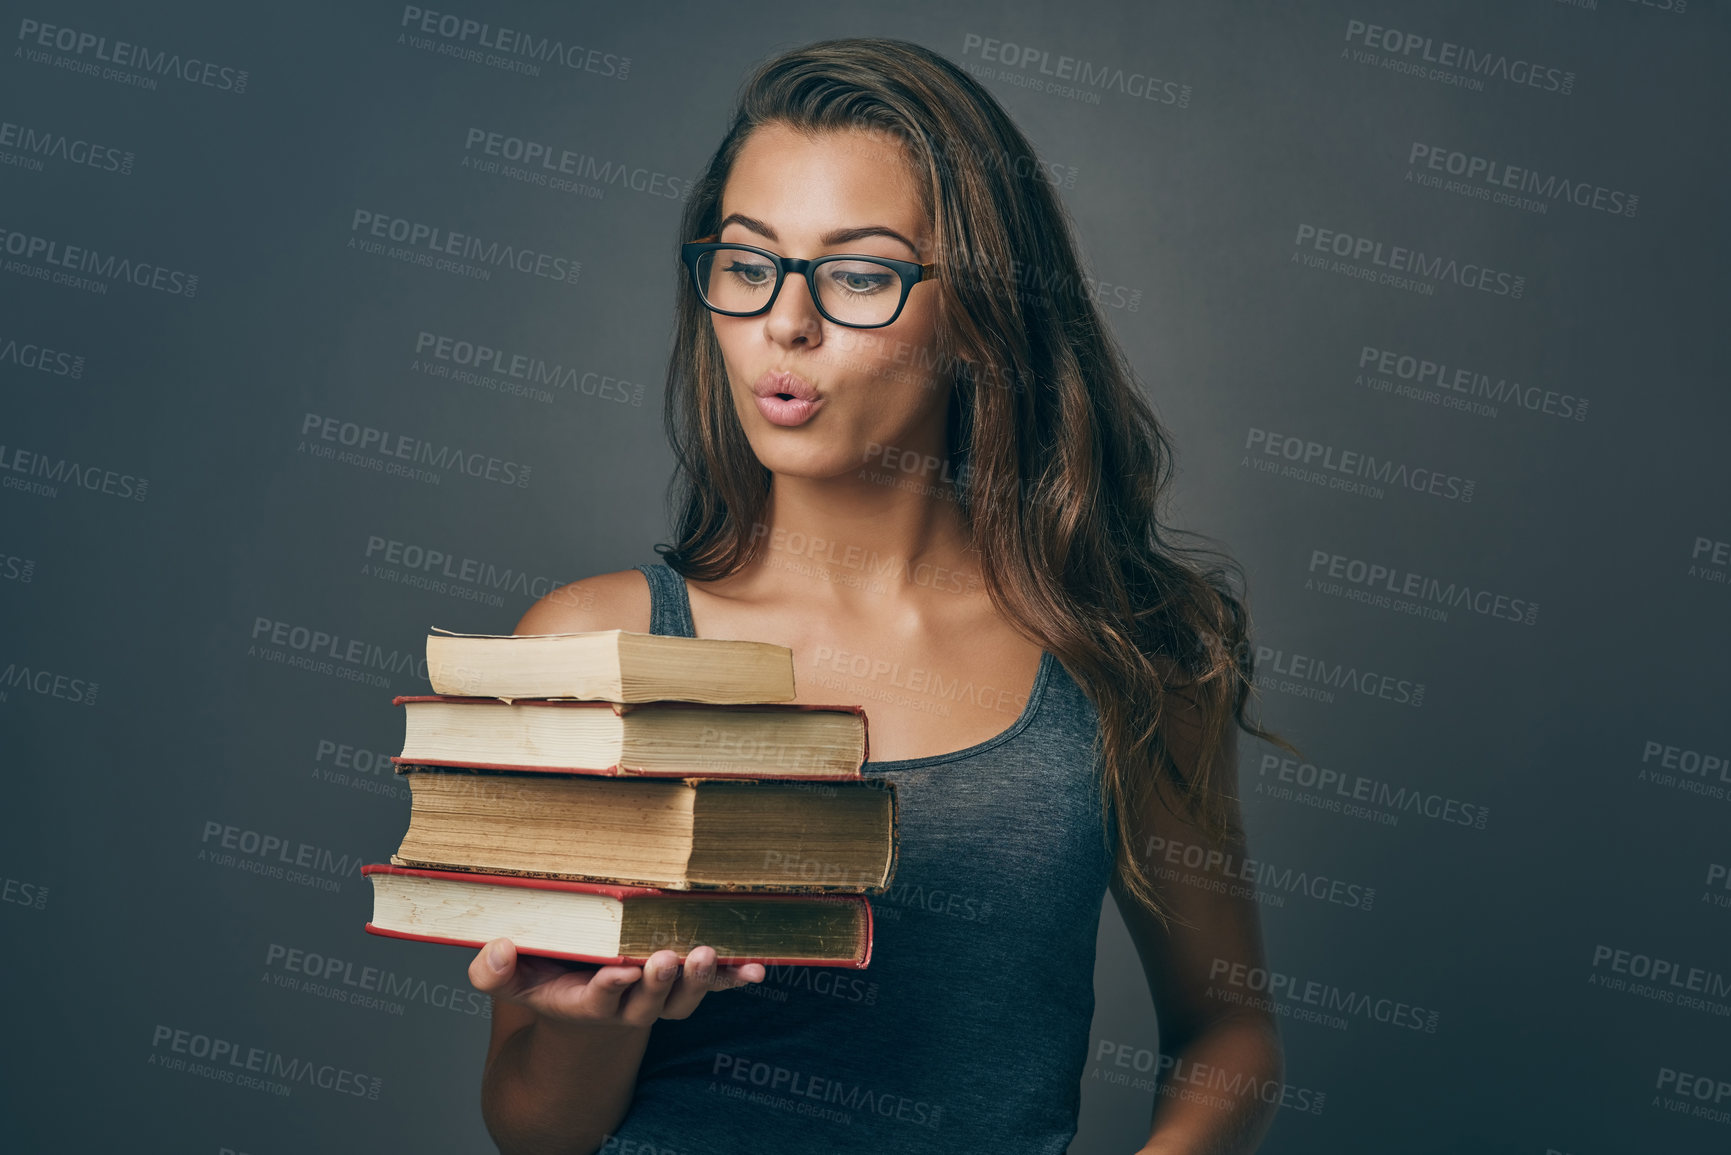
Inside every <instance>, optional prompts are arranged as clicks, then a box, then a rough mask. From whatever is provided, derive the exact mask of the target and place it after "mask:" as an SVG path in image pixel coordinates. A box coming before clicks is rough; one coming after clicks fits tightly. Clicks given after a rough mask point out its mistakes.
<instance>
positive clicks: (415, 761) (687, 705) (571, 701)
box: [391, 694, 871, 782]
mask: <svg viewBox="0 0 1731 1155" xmlns="http://www.w3.org/2000/svg"><path fill="white" fill-rule="evenodd" d="M505 701H506V700H505V699H504V698H486V697H468V696H463V695H457V694H399V695H397V696H396V697H394V698H392V699H391V705H393V706H401V705H403V704H404V703H406V702H457V703H464V702H477V703H487V704H489V705H499V704H500V703H503V702H505ZM510 704H511V705H515V706H566V707H571V706H576V707H586V708H589V709H603V710H612V711H613V712H614V713H615V714H621V715H623V714H625V713H626V712H628V711H631V710H637V709H641V708H642V707H644V706H654V707H655V708H656V709H666V708H672V709H688V710H716V709H723V710H727V711H728V712H730V713H732V712H735V711H739V710H759V711H766V710H767V711H782V710H840V711H843V712H845V713H849V714H858V715H860V716H861V717H862V718H863V717H865V707H864V706H860V705H833V706H832V705H822V704H816V703H812V702H760V703H753V704H749V705H740V706H716V705H714V704H712V703H709V702H678V701H666V702H590V701H583V700H580V699H576V698H513V699H511V700H510ZM860 749H861V758H862V764H863V762H864V761H865V760H869V759H870V758H871V728H870V726H869V725H868V726H866V727H865V728H864V730H863V731H862V733H861V735H860ZM391 761H392V762H393V763H395V764H396V766H397V773H399V774H401V773H403V770H402V767H404V766H457V767H465V768H468V769H471V770H532V771H537V772H540V773H543V774H595V775H600V776H604V777H614V778H622V777H629V778H773V779H784V780H786V781H789V782H854V781H858V780H859V779H860V778H862V777H864V775H863V774H861V773H860V771H859V768H858V767H855V768H854V769H853V771H852V772H851V773H839V774H775V773H773V772H772V771H766V770H717V771H713V772H707V773H703V774H693V773H691V772H689V771H685V770H627V769H624V768H623V767H621V766H619V765H618V764H617V763H615V764H614V765H612V766H605V767H588V766H524V765H520V764H518V763H514V762H458V761H453V760H451V759H446V758H405V757H403V756H402V755H401V754H392V755H391Z"/></svg>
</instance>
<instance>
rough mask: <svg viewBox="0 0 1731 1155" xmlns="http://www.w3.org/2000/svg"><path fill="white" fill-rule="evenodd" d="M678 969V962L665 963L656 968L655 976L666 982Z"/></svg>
mask: <svg viewBox="0 0 1731 1155" xmlns="http://www.w3.org/2000/svg"><path fill="white" fill-rule="evenodd" d="M678 969H679V964H678V963H663V964H662V965H661V966H659V967H656V968H655V977H656V978H658V979H660V980H661V981H662V982H666V981H667V980H668V979H670V978H672V977H673V972H674V971H676V970H678Z"/></svg>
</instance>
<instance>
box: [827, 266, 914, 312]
mask: <svg viewBox="0 0 1731 1155" xmlns="http://www.w3.org/2000/svg"><path fill="white" fill-rule="evenodd" d="M812 275H813V276H814V277H816V278H817V292H818V299H819V300H820V301H822V302H823V307H824V309H825V310H826V311H827V312H828V313H829V314H830V316H832V317H834V318H836V319H837V320H839V321H841V322H842V323H843V324H846V325H882V324H883V323H885V322H886V321H888V320H889V319H890V318H891V317H892V316H894V315H895V311H896V305H897V304H899V303H900V302H901V299H902V278H901V274H900V273H898V272H896V271H895V270H894V269H892V268H890V267H889V266H888V265H880V264H878V263H877V262H876V261H858V260H854V259H852V258H849V259H848V260H845V261H828V262H826V263H824V264H821V265H819V266H818V267H817V268H816V269H815V270H813V273H812Z"/></svg>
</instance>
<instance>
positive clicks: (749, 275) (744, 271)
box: [727, 261, 770, 285]
mask: <svg viewBox="0 0 1731 1155" xmlns="http://www.w3.org/2000/svg"><path fill="white" fill-rule="evenodd" d="M727 271H728V272H729V273H731V274H733V275H734V276H736V277H738V278H739V279H740V280H742V281H744V282H746V283H747V284H750V285H761V284H762V283H763V281H764V278H765V277H767V276H769V272H770V270H769V266H768V265H748V264H741V263H740V262H738V261H735V262H734V263H733V264H731V265H729V266H727Z"/></svg>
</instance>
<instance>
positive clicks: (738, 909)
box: [361, 629, 897, 968]
mask: <svg viewBox="0 0 1731 1155" xmlns="http://www.w3.org/2000/svg"><path fill="white" fill-rule="evenodd" d="M427 670H428V677H429V681H430V682H431V683H432V689H433V693H432V694H423V695H413V696H399V697H396V698H393V699H392V705H396V706H401V707H402V708H403V710H404V712H405V715H404V722H405V735H404V744H403V752H402V754H400V755H397V756H395V757H393V759H392V761H393V762H394V763H395V764H396V770H397V773H399V774H402V775H403V776H404V778H405V780H406V781H407V782H408V784H409V787H410V799H411V802H410V815H409V828H408V831H407V833H406V834H405V835H404V837H403V841H402V844H401V845H400V846H399V847H398V848H397V852H396V853H395V854H393V855H391V861H390V864H388V865H387V864H384V863H372V864H368V865H366V866H363V867H362V868H361V873H362V874H363V875H366V876H367V877H368V878H370V879H371V880H372V884H373V917H372V920H371V921H370V922H368V923H367V924H366V930H367V931H369V932H371V933H373V934H380V935H390V936H393V937H396V938H408V939H418V940H421V941H426V942H440V943H451V944H455V945H460V946H467V947H480V946H481V945H483V944H484V943H486V942H487V941H489V940H490V939H493V938H498V937H501V936H503V937H506V938H509V939H511V941H512V942H513V943H515V944H516V946H517V949H518V950H519V951H521V952H523V953H525V954H534V955H545V956H549V957H553V958H564V959H573V960H577V961H582V962H590V963H642V962H644V961H646V960H647V959H648V958H649V956H650V955H652V954H654V953H655V952H656V951H658V950H664V949H671V950H674V951H676V952H677V953H678V954H679V956H680V957H681V958H683V957H685V955H686V954H687V953H689V951H690V950H691V948H692V947H695V946H698V945H707V946H710V947H713V948H714V950H715V952H716V956H717V961H718V962H719V963H722V964H725V965H735V964H741V963H746V962H760V963H766V964H767V963H775V964H780V965H806V966H834V967H854V968H863V967H865V966H866V964H867V963H868V962H869V961H870V960H871V949H872V911H871V904H870V902H868V901H867V898H866V896H868V895H872V894H881V893H882V892H883V891H884V890H885V889H886V888H887V887H888V886H889V884H890V882H891V881H892V879H893V878H894V874H895V865H896V823H897V812H896V793H895V786H894V784H893V783H892V782H890V781H888V780H885V779H876V778H866V777H864V776H863V774H862V773H861V767H862V766H863V765H864V763H865V760H866V752H867V743H866V717H865V711H864V709H863V708H862V707H860V706H832V705H822V706H819V705H810V704H805V703H795V702H793V701H792V700H791V699H792V698H793V697H794V685H793V655H792V652H791V651H790V650H788V649H787V648H786V647H785V646H776V645H771V644H769V643H766V642H747V641H729V640H721V639H709V638H683V637H673V636H667V635H661V634H639V633H632V632H629V631H625V630H603V631H595V632H590V633H576V634H530V635H498V634H458V633H453V632H451V631H448V630H437V629H435V632H433V633H431V634H429V635H428V637H427Z"/></svg>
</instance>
